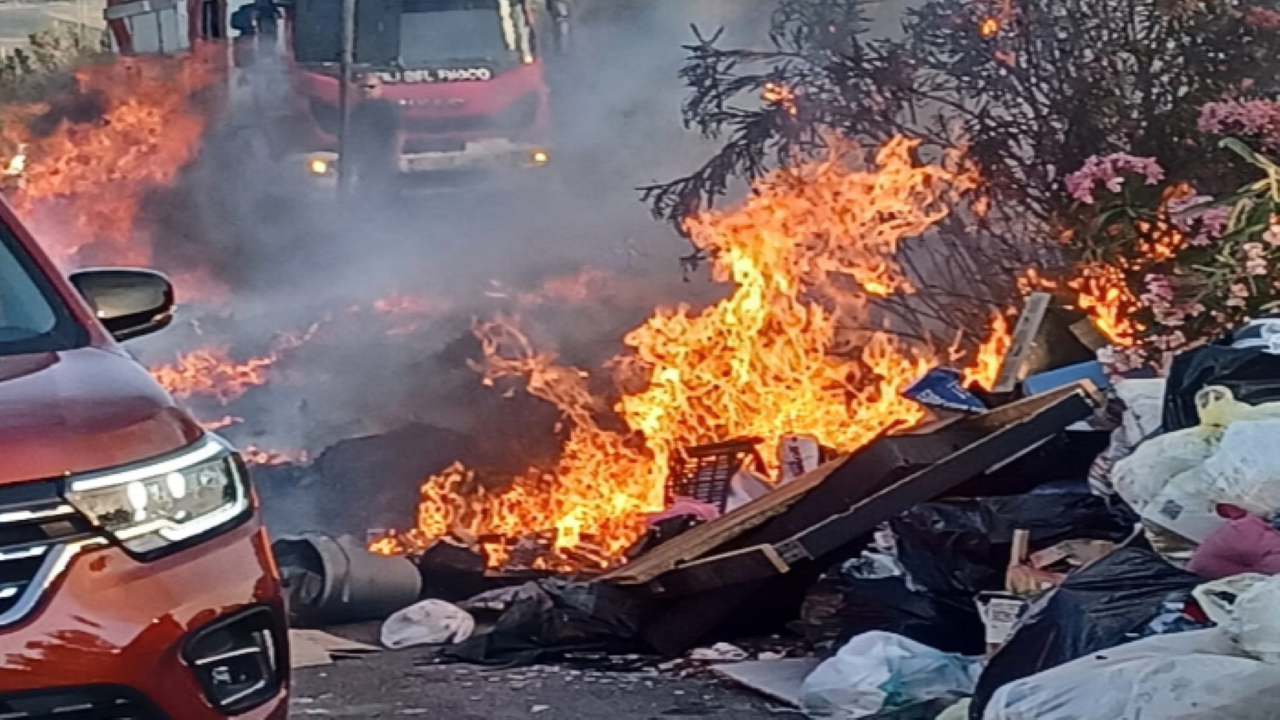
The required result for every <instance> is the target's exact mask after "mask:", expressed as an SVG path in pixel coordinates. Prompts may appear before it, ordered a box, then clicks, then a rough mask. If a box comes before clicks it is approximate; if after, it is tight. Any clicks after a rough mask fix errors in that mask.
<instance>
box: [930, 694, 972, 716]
mask: <svg viewBox="0 0 1280 720" xmlns="http://www.w3.org/2000/svg"><path fill="white" fill-rule="evenodd" d="M972 702H973V701H972V700H970V699H969V698H965V699H963V700H961V701H960V702H957V703H956V704H955V705H952V706H951V707H949V708H947V709H946V710H943V711H942V714H941V715H939V716H938V717H937V718H936V720H969V705H970V704H971V703H972Z"/></svg>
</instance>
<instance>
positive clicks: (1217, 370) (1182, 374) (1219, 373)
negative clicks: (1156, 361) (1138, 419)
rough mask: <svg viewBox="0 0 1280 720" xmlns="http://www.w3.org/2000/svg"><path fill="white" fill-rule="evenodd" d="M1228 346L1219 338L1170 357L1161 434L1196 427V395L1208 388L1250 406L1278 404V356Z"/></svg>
mask: <svg viewBox="0 0 1280 720" xmlns="http://www.w3.org/2000/svg"><path fill="white" fill-rule="evenodd" d="M1231 342H1232V339H1231V338H1229V337H1228V338H1222V339H1219V340H1217V341H1215V342H1214V343H1212V344H1209V345H1202V346H1200V347H1198V348H1195V349H1194V350H1189V351H1187V352H1185V353H1181V354H1179V355H1177V356H1175V357H1174V359H1173V363H1172V364H1171V365H1170V367H1169V384H1168V386H1167V387H1166V390H1165V398H1164V413H1163V420H1162V424H1163V427H1164V430H1165V432H1172V431H1176V430H1182V429H1185V428H1189V427H1194V426H1196V425H1197V424H1199V423H1200V420H1199V413H1198V407H1197V405H1196V394H1197V393H1198V392H1199V391H1200V390H1201V389H1203V388H1205V387H1208V386H1212V385H1217V386H1221V387H1224V388H1226V389H1227V390H1228V391H1229V392H1230V393H1231V394H1232V396H1233V397H1235V398H1236V399H1237V400H1239V401H1241V402H1244V403H1247V404H1250V405H1258V404H1261V403H1269V402H1275V401H1278V400H1280V356H1277V355H1273V354H1271V353H1270V352H1266V351H1264V350H1262V349H1260V348H1252V349H1237V348H1232V347H1230V344H1231Z"/></svg>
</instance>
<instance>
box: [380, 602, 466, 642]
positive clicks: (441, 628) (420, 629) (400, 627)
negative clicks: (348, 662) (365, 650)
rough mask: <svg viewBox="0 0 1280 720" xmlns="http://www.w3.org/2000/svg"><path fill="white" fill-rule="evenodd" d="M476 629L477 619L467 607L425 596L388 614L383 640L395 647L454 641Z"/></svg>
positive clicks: (463, 638) (383, 629) (383, 628)
mask: <svg viewBox="0 0 1280 720" xmlns="http://www.w3.org/2000/svg"><path fill="white" fill-rule="evenodd" d="M475 630H476V620H475V618H473V617H471V614H470V613H468V612H467V611H466V610H463V609H462V608H460V607H458V606H457V605H452V604H450V603H447V602H445V601H443V600H423V601H422V602H420V603H417V604H414V605H410V606H409V607H407V608H405V609H403V610H401V611H399V612H397V613H396V614H394V615H392V616H391V617H389V618H387V621H386V622H384V623H383V624H382V644H383V645H386V646H387V647H389V648H391V649H392V650H400V649H402V648H407V647H414V646H415V645H452V644H454V643H460V642H462V641H463V640H466V639H467V638H469V637H471V634H472V633H473V632H475Z"/></svg>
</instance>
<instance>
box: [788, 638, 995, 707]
mask: <svg viewBox="0 0 1280 720" xmlns="http://www.w3.org/2000/svg"><path fill="white" fill-rule="evenodd" d="M981 670H982V662H981V660H979V659H975V658H966V657H962V656H959V655H949V654H947V653H944V652H939V651H937V650H935V649H933V648H931V647H928V646H927V645H921V644H920V643H918V642H915V641H912V640H908V639H906V638H904V637H899V636H897V635H894V634H892V633H884V632H869V633H865V634H863V635H859V636H858V637H855V638H854V639H852V640H850V641H849V642H848V643H846V644H845V646H844V647H842V648H840V652H838V653H837V654H836V655H835V657H832V658H830V659H829V660H827V661H826V662H824V663H822V664H821V665H819V666H818V668H817V669H816V670H814V671H813V673H812V674H810V675H809V677H807V678H805V681H804V685H803V686H802V687H801V689H800V703H801V706H802V708H803V709H804V711H805V713H806V714H808V715H809V716H810V717H818V718H841V719H845V718H864V717H870V716H872V715H876V714H878V713H880V712H883V711H885V710H894V709H898V708H902V707H906V706H909V705H912V704H915V703H920V702H925V701H929V700H938V699H945V698H960V697H963V696H965V695H968V694H970V693H971V692H973V687H974V685H975V684H976V683H977V680H978V674H979V673H980V672H981Z"/></svg>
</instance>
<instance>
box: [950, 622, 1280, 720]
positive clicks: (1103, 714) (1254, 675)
mask: <svg viewBox="0 0 1280 720" xmlns="http://www.w3.org/2000/svg"><path fill="white" fill-rule="evenodd" d="M1277 703H1280V673H1277V672H1276V668H1275V667H1273V666H1270V665H1267V664H1265V663H1262V662H1259V661H1258V660H1255V659H1253V658H1250V657H1246V656H1244V655H1243V654H1242V653H1241V652H1240V650H1239V649H1238V648H1236V647H1235V645H1234V644H1233V643H1232V642H1231V639H1230V638H1229V637H1227V636H1226V635H1225V634H1224V633H1222V632H1221V631H1219V630H1218V629H1214V628H1210V629H1207V630H1195V631H1191V632H1185V633H1178V634H1175V635H1160V636H1156V637H1150V638H1146V639H1143V640H1138V641H1136V642H1133V643H1129V644H1128V645H1123V646H1121V647H1117V648H1114V649H1111V650H1104V651H1100V652H1096V653H1092V654H1090V655H1087V656H1085V657H1082V658H1079V659H1078V660H1075V661H1073V662H1070V663H1067V664H1065V665H1061V666H1058V667H1056V668H1053V669H1050V670H1046V671H1044V672H1042V673H1040V674H1038V675H1033V676H1031V677H1028V678H1023V679H1021V680H1016V681H1013V682H1010V683H1008V684H1007V685H1005V686H1003V687H1001V688H1000V689H999V690H998V691H997V692H996V693H995V695H994V696H993V697H992V698H991V702H990V703H988V704H987V706H986V709H985V712H984V713H983V714H982V715H980V716H977V717H980V718H982V720H1082V719H1084V718H1089V719H1091V720H1092V719H1093V718H1106V719H1108V720H1145V719H1146V718H1152V719H1153V720H1154V719H1156V718H1158V719H1159V720H1209V719H1211V720H1270V718H1274V717H1275V708H1276V707H1277ZM971 717H973V716H972V714H971Z"/></svg>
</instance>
